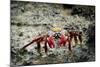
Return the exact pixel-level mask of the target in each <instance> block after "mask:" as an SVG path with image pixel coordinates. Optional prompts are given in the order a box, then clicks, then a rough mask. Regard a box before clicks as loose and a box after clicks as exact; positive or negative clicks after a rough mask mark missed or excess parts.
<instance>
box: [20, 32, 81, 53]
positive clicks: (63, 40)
mask: <svg viewBox="0 0 100 67" xmlns="http://www.w3.org/2000/svg"><path fill="white" fill-rule="evenodd" d="M55 34H56V36H55ZM55 34H53V35H48V34H46V35H41V36H38V37H37V38H35V39H33V40H32V41H31V42H30V43H28V44H26V45H25V46H24V47H22V49H25V48H26V47H28V46H29V45H31V44H32V43H35V42H36V43H37V44H36V45H37V51H38V53H40V52H41V43H44V49H45V53H47V52H48V46H47V45H49V47H50V48H51V49H52V48H55V38H56V37H57V39H58V47H59V48H60V47H62V46H65V45H67V46H68V49H69V51H72V49H71V46H72V44H71V42H72V38H74V41H75V43H76V44H77V43H78V40H79V41H80V43H82V32H77V31H70V32H68V33H64V34H62V33H60V35H58V34H57V33H55Z"/></svg>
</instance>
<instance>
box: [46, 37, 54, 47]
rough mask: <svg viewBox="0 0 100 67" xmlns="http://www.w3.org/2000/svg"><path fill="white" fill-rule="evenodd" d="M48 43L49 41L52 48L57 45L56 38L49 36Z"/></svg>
mask: <svg viewBox="0 0 100 67" xmlns="http://www.w3.org/2000/svg"><path fill="white" fill-rule="evenodd" d="M47 43H48V45H49V47H50V48H54V47H55V45H54V38H53V37H52V36H49V37H48V38H47Z"/></svg>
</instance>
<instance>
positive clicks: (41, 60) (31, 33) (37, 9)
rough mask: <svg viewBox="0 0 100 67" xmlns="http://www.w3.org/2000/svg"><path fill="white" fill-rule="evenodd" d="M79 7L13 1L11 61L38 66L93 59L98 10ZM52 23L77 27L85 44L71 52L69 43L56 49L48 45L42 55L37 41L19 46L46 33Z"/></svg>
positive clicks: (75, 47) (68, 28) (12, 62)
mask: <svg viewBox="0 0 100 67" xmlns="http://www.w3.org/2000/svg"><path fill="white" fill-rule="evenodd" d="M80 7H81V8H80ZM80 7H78V6H74V5H61V4H50V3H48V4H46V3H35V2H34V3H33V2H19V1H12V2H11V64H12V65H35V64H52V63H69V62H85V61H94V60H95V48H94V47H95V10H94V7H93V6H91V7H89V6H80ZM79 9H80V10H79ZM91 10H92V12H91ZM87 11H88V12H87ZM91 16H92V18H93V19H91ZM87 17H88V18H87ZM53 25H57V26H58V27H61V28H64V29H65V30H66V31H67V30H70V29H71V27H74V30H77V31H82V32H83V38H84V42H83V44H80V45H76V46H74V47H72V48H73V51H72V53H71V52H70V51H68V47H67V46H66V47H62V48H57V49H56V48H54V49H50V48H49V47H48V48H49V52H48V55H46V54H45V53H44V50H43V49H42V56H40V55H39V54H38V53H37V50H36V49H37V46H36V43H34V44H32V45H30V46H28V47H27V48H26V49H25V50H23V51H20V48H22V47H23V46H24V45H26V44H27V43H29V42H31V41H32V39H33V38H35V37H37V36H38V34H40V33H44V32H45V33H47V32H48V31H49V28H50V27H52V26H53ZM91 30H92V31H91ZM92 33H93V35H92ZM91 37H92V38H91ZM42 47H43V46H42Z"/></svg>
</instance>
